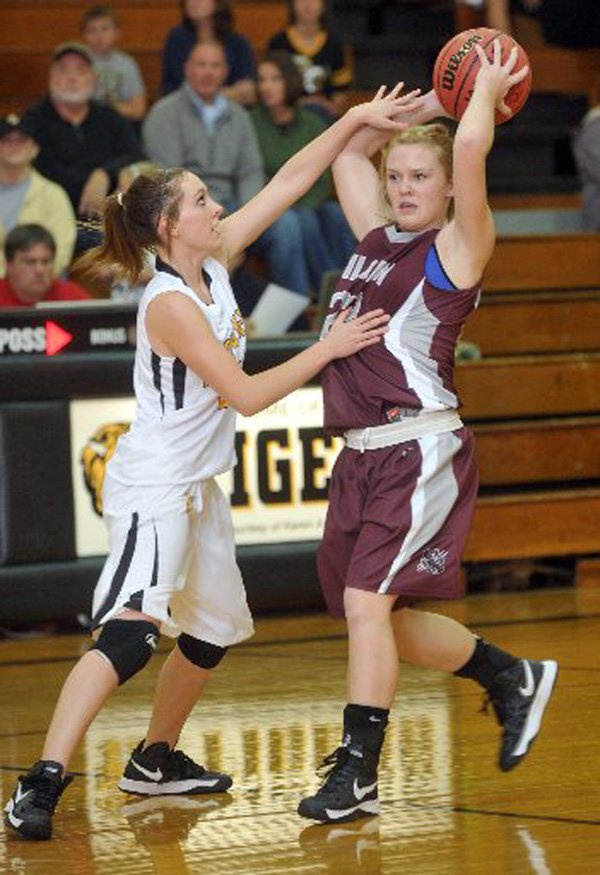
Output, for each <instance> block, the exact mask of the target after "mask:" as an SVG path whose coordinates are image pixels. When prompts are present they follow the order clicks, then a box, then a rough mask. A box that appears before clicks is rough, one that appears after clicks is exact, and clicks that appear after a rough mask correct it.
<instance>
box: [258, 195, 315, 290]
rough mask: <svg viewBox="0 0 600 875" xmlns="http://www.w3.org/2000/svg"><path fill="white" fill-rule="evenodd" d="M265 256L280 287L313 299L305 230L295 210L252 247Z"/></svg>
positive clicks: (268, 230)
mask: <svg viewBox="0 0 600 875" xmlns="http://www.w3.org/2000/svg"><path fill="white" fill-rule="evenodd" d="M248 252H252V253H254V254H255V255H260V256H262V257H263V258H264V259H265V260H266V262H267V265H268V268H269V275H270V277H271V280H272V281H273V282H274V283H277V285H278V286H284V288H286V289H290V290H291V291H292V292H297V293H298V294H300V295H304V296H305V297H307V298H308V297H309V295H310V287H311V282H310V277H309V272H308V265H307V261H306V257H305V250H304V245H303V235H302V227H301V225H300V222H299V221H298V218H297V216H296V215H295V213H294V211H293V210H286V211H285V213H283V215H281V216H280V217H279V218H278V219H277V220H276V221H275V222H273V224H272V225H271V226H270V227H269V228H267V230H266V231H264V233H262V234H261V235H260V237H259V238H258V240H255V241H254V243H252V245H251V246H249V247H248Z"/></svg>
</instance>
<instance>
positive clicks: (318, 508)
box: [70, 386, 342, 556]
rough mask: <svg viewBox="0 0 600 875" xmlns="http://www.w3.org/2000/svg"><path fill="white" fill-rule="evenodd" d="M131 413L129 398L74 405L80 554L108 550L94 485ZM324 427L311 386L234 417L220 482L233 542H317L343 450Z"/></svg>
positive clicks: (73, 463) (73, 447) (132, 405)
mask: <svg viewBox="0 0 600 875" xmlns="http://www.w3.org/2000/svg"><path fill="white" fill-rule="evenodd" d="M134 413H135V400H134V398H133V397H131V398H102V399H93V400H80V401H77V400H76V401H72V402H71V405H70V416H71V470H72V478H73V496H74V505H75V532H76V546H77V555H78V556H97V555H102V554H105V553H106V552H107V550H108V540H107V535H106V527H105V525H104V523H103V521H102V517H101V516H100V514H99V513H98V512H97V510H96V509H95V501H94V493H95V492H96V491H97V490H95V489H94V486H97V485H98V482H99V481H101V478H102V476H103V473H104V465H105V462H106V455H107V452H108V454H110V452H111V451H112V450H113V449H114V445H115V443H116V441H117V439H118V436H119V434H120V433H122V431H123V430H124V429H125V428H126V427H127V424H128V423H130V422H131V421H132V419H133V416H134ZM322 422H323V403H322V395H321V390H320V388H318V387H316V386H309V387H306V388H304V389H299V390H298V391H296V392H294V393H292V394H291V395H289V396H288V397H287V398H285V399H283V400H282V401H279V402H277V404H274V405H273V406H272V407H269V408H268V409H267V410H264V411H263V412H262V413H259V414H257V415H256V416H253V417H250V418H245V417H242V416H238V420H237V433H236V449H237V455H238V465H237V467H236V468H235V469H234V470H233V471H230V472H228V473H227V474H224V475H222V476H221V477H219V478H218V479H219V483H220V485H221V488H222V489H223V490H224V492H225V493H226V494H227V495H229V496H230V501H231V506H232V514H233V523H234V527H235V532H236V541H237V543H238V544H273V543H278V542H290V541H313V540H315V541H316V540H319V538H320V537H321V533H322V530H323V522H324V519H325V511H326V507H327V484H328V482H329V477H330V475H331V469H332V467H333V463H334V461H335V458H336V456H337V454H338V452H339V450H340V449H341V447H342V440H341V439H340V438H328V437H325V435H324V434H323V430H322ZM84 466H85V471H84ZM86 475H87V476H86ZM86 480H87V482H86Z"/></svg>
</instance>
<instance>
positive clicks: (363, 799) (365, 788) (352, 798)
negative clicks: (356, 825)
mask: <svg viewBox="0 0 600 875" xmlns="http://www.w3.org/2000/svg"><path fill="white" fill-rule="evenodd" d="M378 759H379V757H378V756H377V755H376V754H374V753H372V752H371V751H369V750H368V749H367V748H365V747H362V746H358V745H354V744H343V745H342V746H341V747H338V748H337V750H335V751H334V752H333V753H332V754H330V755H329V756H328V757H326V758H325V759H324V760H323V762H322V763H321V765H320V766H319V771H322V770H323V769H326V770H327V771H325V773H324V775H323V777H324V781H323V784H322V786H321V787H320V789H319V790H318V791H317V792H316V793H315V795H314V796H308V797H307V798H306V799H303V800H302V801H301V802H300V805H299V806H298V814H300V815H301V816H302V817H308V818H311V819H312V820H318V821H320V822H321V823H345V822H347V821H350V820H357V819H358V818H359V817H369V816H372V815H376V814H379V799H378V796H377V762H378Z"/></svg>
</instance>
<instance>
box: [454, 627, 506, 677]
mask: <svg viewBox="0 0 600 875" xmlns="http://www.w3.org/2000/svg"><path fill="white" fill-rule="evenodd" d="M517 662H519V660H518V658H517V657H516V656H513V655H512V654H511V653H507V652H506V651H505V650H500V648H499V647H496V646H495V645H494V644H490V643H489V642H488V641H486V640H485V639H484V638H477V639H476V644H475V650H474V651H473V654H472V656H471V658H470V659H469V660H468V661H467V662H466V663H465V664H464V665H463V667H462V668H459V669H458V671H455V672H454V674H455V675H456V676H457V677H459V678H471V679H472V680H474V681H477V683H478V684H479V685H480V686H482V687H484V688H485V689H488V688H489V687H490V686H491V685H492V683H493V681H494V678H495V677H496V675H497V674H499V673H500V672H501V671H504V670H505V669H507V668H511V667H512V666H513V665H515V663H517Z"/></svg>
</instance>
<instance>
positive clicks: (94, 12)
mask: <svg viewBox="0 0 600 875" xmlns="http://www.w3.org/2000/svg"><path fill="white" fill-rule="evenodd" d="M98 18H110V20H111V21H112V23H113V24H114V25H115V27H118V25H119V19H118V18H117V13H116V12H115V10H114V9H113V8H112V7H111V6H108V5H107V4H104V3H102V4H100V3H99V4H97V5H96V6H90V7H89V9H86V10H85V12H84V13H83V15H82V16H81V21H80V23H79V27H80V30H82V31H84V30H85V29H86V27H87V26H88V24H90V22H92V21H96V19H98Z"/></svg>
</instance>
